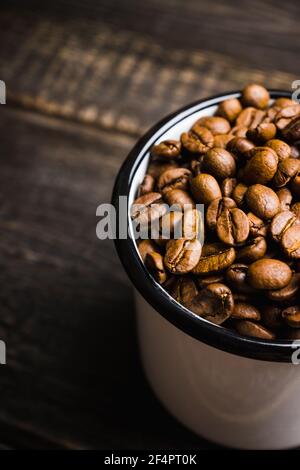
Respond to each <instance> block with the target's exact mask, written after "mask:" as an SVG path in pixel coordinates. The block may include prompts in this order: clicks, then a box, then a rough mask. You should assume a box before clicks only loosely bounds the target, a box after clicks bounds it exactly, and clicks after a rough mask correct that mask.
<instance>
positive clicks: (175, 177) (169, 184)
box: [157, 168, 192, 194]
mask: <svg viewBox="0 0 300 470" xmlns="http://www.w3.org/2000/svg"><path fill="white" fill-rule="evenodd" d="M191 176H192V172H191V171H190V170H188V169H187V168H175V169H174V170H167V171H165V172H164V173H162V174H161V175H160V177H159V179H158V182H157V189H158V190H159V191H160V192H161V193H162V194H164V193H165V192H166V191H169V190H170V189H183V190H184V191H187V190H188V183H189V178H190V177H191Z"/></svg>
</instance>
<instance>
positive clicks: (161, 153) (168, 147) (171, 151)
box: [151, 140, 181, 160]
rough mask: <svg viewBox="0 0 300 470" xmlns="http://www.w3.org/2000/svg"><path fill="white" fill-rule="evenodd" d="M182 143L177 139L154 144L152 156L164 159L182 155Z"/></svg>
mask: <svg viewBox="0 0 300 470" xmlns="http://www.w3.org/2000/svg"><path fill="white" fill-rule="evenodd" d="M180 151H181V143H180V142H178V141H177V140H164V141H163V142H160V144H157V145H154V146H153V147H152V149H151V156H152V157H153V158H159V159H162V160H165V159H167V160H172V159H173V158H177V157H178V156H179V155H180Z"/></svg>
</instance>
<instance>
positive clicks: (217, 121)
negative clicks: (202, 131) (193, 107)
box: [192, 116, 231, 135]
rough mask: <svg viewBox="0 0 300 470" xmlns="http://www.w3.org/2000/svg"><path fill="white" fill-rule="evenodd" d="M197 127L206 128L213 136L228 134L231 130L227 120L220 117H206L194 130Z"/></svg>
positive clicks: (199, 121) (198, 122)
mask: <svg viewBox="0 0 300 470" xmlns="http://www.w3.org/2000/svg"><path fill="white" fill-rule="evenodd" d="M197 126H204V127H206V128H207V129H209V130H210V132H211V133H212V134H213V135H220V134H228V133H229V132H230V129H231V126H230V124H229V122H228V121H227V119H224V118H223V117H219V116H204V117H202V118H200V119H198V121H197V122H196V124H195V125H194V126H193V128H192V129H194V127H197Z"/></svg>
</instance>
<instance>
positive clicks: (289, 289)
mask: <svg viewBox="0 0 300 470" xmlns="http://www.w3.org/2000/svg"><path fill="white" fill-rule="evenodd" d="M299 286H300V274H299V273H294V274H293V276H292V279H291V281H290V282H289V284H288V285H287V286H285V287H283V288H282V289H278V290H271V291H268V292H267V293H266V296H267V297H268V299H270V300H272V301H273V302H287V301H290V300H292V299H293V298H294V297H295V295H296V294H297V292H298V290H299Z"/></svg>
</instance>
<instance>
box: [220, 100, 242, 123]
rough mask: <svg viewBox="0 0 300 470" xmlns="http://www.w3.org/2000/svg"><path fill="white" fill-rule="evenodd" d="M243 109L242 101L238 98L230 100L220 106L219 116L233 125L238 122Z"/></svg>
mask: <svg viewBox="0 0 300 470" xmlns="http://www.w3.org/2000/svg"><path fill="white" fill-rule="evenodd" d="M242 109H243V108H242V105H241V102H240V100H238V99H237V98H229V99H228V100H225V101H222V103H220V104H219V106H218V110H217V114H219V116H222V117H224V118H225V119H227V121H229V122H231V123H232V122H234V121H235V120H236V118H237V117H238V115H239V114H240V112H241V111H242Z"/></svg>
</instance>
